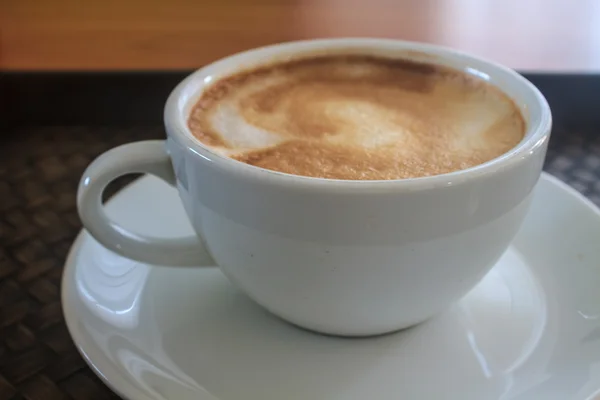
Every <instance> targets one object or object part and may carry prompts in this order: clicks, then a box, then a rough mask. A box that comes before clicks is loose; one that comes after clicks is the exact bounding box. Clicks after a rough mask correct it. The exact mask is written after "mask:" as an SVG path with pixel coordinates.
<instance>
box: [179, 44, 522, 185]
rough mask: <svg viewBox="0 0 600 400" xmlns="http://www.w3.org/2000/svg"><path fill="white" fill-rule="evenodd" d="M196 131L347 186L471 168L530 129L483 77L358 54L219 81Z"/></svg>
mask: <svg viewBox="0 0 600 400" xmlns="http://www.w3.org/2000/svg"><path fill="white" fill-rule="evenodd" d="M188 126H189V128H190V130H191V132H192V134H193V135H194V136H195V137H196V138H197V139H198V140H199V141H200V142H202V143H203V144H204V145H205V146H207V147H208V148H210V149H211V150H212V151H214V152H217V153H219V154H222V155H225V156H227V157H230V158H232V159H235V160H238V161H241V162H244V163H247V164H250V165H254V166H257V167H261V168H266V169H270V170H274V171H279V172H284V173H288V174H295V175H302V176H308V177H317V178H329V179H345V180H389V179H406V178H415V177H423V176H431V175H438V174H444V173H448V172H452V171H457V170H461V169H466V168H470V167H473V166H476V165H478V164H482V163H485V162H487V161H489V160H492V159H494V158H496V157H499V156H501V155H502V154H504V153H506V152H507V151H509V150H510V149H512V148H513V147H515V146H516V145H517V144H518V143H519V142H520V141H521V140H522V139H523V137H524V135H525V130H526V127H525V122H524V119H523V117H522V115H521V113H520V112H519V109H518V108H517V106H516V105H515V104H514V103H513V101H512V100H511V99H510V98H509V97H508V96H507V95H505V94H504V93H503V92H501V91H500V90H499V89H497V88H496V87H494V86H492V85H490V84H488V83H487V82H485V81H483V80H481V79H479V78H477V77H475V76H471V75H469V74H467V73H464V72H461V71H458V70H453V69H450V68H447V67H443V66H439V65H433V64H426V63H420V62H415V61H409V60H404V59H390V58H385V57H378V56H366V55H353V54H346V55H328V56H312V57H305V58H300V59H292V60H288V61H284V62H279V63H272V64H267V65H264V66H260V67H257V68H254V69H250V70H246V71H241V72H238V73H236V74H234V75H232V76H228V77H225V78H222V79H220V80H217V81H216V82H215V83H214V84H212V85H211V86H209V87H208V88H207V89H206V90H205V91H204V92H203V93H202V94H201V96H200V98H199V100H198V102H197V103H196V105H195V106H194V107H193V109H192V112H191V114H190V117H189V120H188Z"/></svg>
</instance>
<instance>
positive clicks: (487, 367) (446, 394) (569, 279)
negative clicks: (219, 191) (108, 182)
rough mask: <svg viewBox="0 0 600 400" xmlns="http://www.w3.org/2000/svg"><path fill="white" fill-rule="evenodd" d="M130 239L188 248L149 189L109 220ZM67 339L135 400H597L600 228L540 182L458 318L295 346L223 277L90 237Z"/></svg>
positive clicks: (162, 191) (70, 283)
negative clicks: (118, 250)
mask: <svg viewBox="0 0 600 400" xmlns="http://www.w3.org/2000/svg"><path fill="white" fill-rule="evenodd" d="M108 210H109V214H111V216H112V217H113V218H115V219H117V220H119V221H120V222H121V223H122V224H123V225H125V226H126V227H130V228H132V229H134V230H137V231H139V232H144V233H148V234H153V235H156V236H179V235H184V234H186V233H189V232H191V228H190V226H189V224H188V222H187V220H186V217H185V214H184V212H183V210H182V208H181V206H180V201H179V198H178V196H177V193H176V191H175V190H174V189H172V188H169V187H167V186H166V185H165V184H163V183H162V182H160V181H158V180H157V179H155V178H150V177H145V178H142V179H141V180H139V181H137V182H136V183H134V184H133V185H131V186H129V187H128V188H126V189H124V190H123V191H122V192H121V193H120V194H119V195H118V196H116V197H115V198H114V199H113V200H112V201H111V202H110V203H109V204H108ZM62 291H63V292H62V297H63V307H64V314H65V318H66V321H67V325H68V327H69V330H70V332H71V335H72V336H73V339H74V340H75V343H76V344H77V346H78V348H79V350H80V351H81V353H82V354H83V355H84V357H85V358H86V359H87V361H88V363H89V364H90V366H91V367H92V368H93V369H94V370H95V371H96V372H97V373H98V375H99V376H100V377H101V378H102V379H103V380H104V381H105V382H106V383H107V384H108V385H109V386H110V387H111V388H113V389H114V390H115V391H116V392H118V393H120V394H121V395H122V396H123V397H125V398H128V399H132V400H150V399H152V400H156V399H177V400H186V399H199V400H207V399H222V400H226V399H227V400H233V399H244V400H254V399H256V400H269V399H277V400H294V399H302V400H307V399H311V400H312V399H326V400H342V399H343V400H354V399H361V400H364V399H375V400H379V399H419V400H421V399H424V400H428V399H457V400H458V399H460V400H469V399H477V400H482V399H502V400H507V399H519V400H521V399H523V400H525V399H526V400H531V399H534V400H535V399H544V400H545V399H549V400H551V399H560V400H563V399H570V400H577V399H590V398H593V397H594V396H599V395H600V212H599V211H598V209H597V208H595V206H593V205H592V204H591V203H590V202H589V201H588V200H586V199H585V198H584V197H582V196H581V195H579V194H578V193H576V192H575V191H574V190H573V189H571V188H569V187H568V186H566V185H565V184H563V183H561V182H559V181H558V180H556V179H555V178H552V177H550V176H548V175H544V176H543V177H542V179H541V180H540V183H539V185H538V186H537V188H536V193H535V197H534V201H533V205H532V209H531V212H530V213H529V215H528V217H527V220H526V222H525V224H524V226H523V228H522V229H521V231H520V233H519V235H518V237H517V238H516V240H515V242H514V244H513V245H512V247H511V248H510V249H509V250H508V251H507V253H506V254H505V255H504V256H503V258H502V259H501V261H500V262H499V263H498V265H497V266H496V267H495V268H494V269H493V270H492V271H491V272H490V273H489V274H488V275H487V277H486V278H484V280H483V281H482V282H481V283H480V284H479V285H478V286H477V287H476V288H475V289H474V290H473V291H472V292H471V293H469V294H468V295H467V296H466V297H465V298H464V299H463V300H462V301H461V302H460V303H459V304H457V305H455V306H453V307H452V308H451V309H450V310H449V311H448V312H446V313H445V314H443V315H440V316H438V317H437V318H434V319H433V320H431V321H429V322H426V323H424V324H422V325H420V326H417V327H415V328H412V329H408V330H406V331H403V332H399V333H396V334H392V335H387V336H380V337H376V338H368V339H341V338H334V337H326V336H320V335H317V334H314V333H310V332H307V331H303V330H300V329H298V328H296V327H293V326H291V325H289V324H287V323H285V322H283V321H281V320H279V319H278V318H276V317H274V316H272V315H270V314H268V313H267V312H266V311H263V309H261V308H260V307H259V306H257V305H255V304H254V303H253V302H252V301H250V300H249V299H248V298H247V297H246V296H245V295H243V294H242V293H241V292H239V291H238V290H236V289H235V288H234V287H232V286H231V285H230V284H229V282H228V281H227V280H226V279H225V277H224V276H223V275H222V274H221V273H220V272H219V270H218V269H217V268H206V269H201V268H192V269H189V268H188V269H185V268H162V267H150V266H148V265H145V264H140V263H137V262H134V261H131V260H128V259H125V258H122V257H120V256H117V255H115V254H113V253H111V252H109V251H108V250H106V249H104V248H103V247H101V246H100V245H99V244H98V243H97V242H95V241H94V240H93V239H92V238H91V237H90V236H89V235H88V234H87V233H82V234H81V235H80V236H79V238H78V239H77V241H76V242H75V244H74V245H73V248H72V250H71V254H70V256H69V259H68V260H67V265H66V267H65V273H64V279H63V286H62ZM598 398H600V397H598Z"/></svg>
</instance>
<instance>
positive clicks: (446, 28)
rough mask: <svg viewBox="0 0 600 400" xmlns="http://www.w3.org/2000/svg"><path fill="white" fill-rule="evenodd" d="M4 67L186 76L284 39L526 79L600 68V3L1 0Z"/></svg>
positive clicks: (542, 0)
mask: <svg viewBox="0 0 600 400" xmlns="http://www.w3.org/2000/svg"><path fill="white" fill-rule="evenodd" d="M0 29H1V31H0V69H2V70H5V71H8V70H10V71H48V70H55V71H56V70H58V71H73V70H85V71H105V70H120V71H122V70H189V69H193V68H197V67H199V66H201V65H203V64H206V63H208V62H210V61H213V60H215V59H217V58H220V57H223V56H225V55H228V54H231V53H235V52H237V51H240V50H245V49H249V48H252V47H256V46H260V45H265V44H270V43H276V42H281V41H288V40H296V39H307V38H316V37H335V36H375V37H389V38H398V39H406V40H418V41H425V42H431V43H437V44H442V45H447V46H451V47H455V48H459V49H462V50H465V51H468V52H472V53H475V54H477V55H480V56H484V57H487V58H490V59H493V60H496V61H498V62H501V63H504V64H507V65H508V66H510V67H512V68H516V69H519V70H521V71H552V72H597V71H600V1H598V0H525V1H523V0H404V1H403V0H174V1H161V0H121V1H117V0H86V1H78V0H54V1H45V0H0Z"/></svg>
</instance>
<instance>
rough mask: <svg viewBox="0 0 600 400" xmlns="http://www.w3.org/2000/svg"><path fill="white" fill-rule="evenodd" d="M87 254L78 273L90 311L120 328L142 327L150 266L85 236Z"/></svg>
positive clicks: (81, 292)
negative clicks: (141, 312)
mask: <svg viewBox="0 0 600 400" xmlns="http://www.w3.org/2000/svg"><path fill="white" fill-rule="evenodd" d="M84 243H85V247H86V250H87V252H88V255H87V256H86V257H85V259H82V260H81V261H80V264H81V268H78V269H77V271H76V282H77V291H78V293H79V295H80V296H81V298H82V300H83V303H84V304H86V305H87V306H88V308H89V310H90V311H91V312H92V313H94V314H95V315H96V316H98V317H99V318H101V319H103V320H104V321H105V322H106V323H109V324H111V325H114V326H115V327H118V328H121V329H132V328H134V327H136V326H137V325H138V324H139V309H140V303H139V300H140V297H141V295H142V292H143V289H144V284H145V282H146V279H147V277H148V274H149V272H150V268H151V267H150V266H149V265H146V264H142V263H139V262H137V261H133V260H130V259H128V258H124V257H121V256H119V255H118V254H115V253H113V252H111V251H110V250H107V249H105V248H104V247H103V246H102V245H100V244H99V243H98V242H96V241H94V240H91V239H90V238H89V236H87V235H86V237H85V240H84Z"/></svg>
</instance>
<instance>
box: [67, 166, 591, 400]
mask: <svg viewBox="0 0 600 400" xmlns="http://www.w3.org/2000/svg"><path fill="white" fill-rule="evenodd" d="M141 179H142V180H143V179H145V178H144V177H142V178H141ZM541 180H547V181H548V182H549V183H550V184H552V185H554V186H556V187H557V188H558V189H559V190H563V191H565V192H566V193H567V194H568V195H569V196H571V197H573V198H574V199H575V200H577V201H578V203H579V204H581V206H583V207H585V208H586V210H587V211H589V212H592V213H593V214H594V215H595V216H596V217H597V218H600V207H598V206H597V205H596V204H594V203H593V202H592V201H591V200H590V199H589V198H587V197H586V196H585V195H583V194H582V193H581V192H579V191H577V190H576V189H575V188H573V187H572V186H570V185H569V184H567V183H565V182H563V181H562V180H560V179H558V178H557V177H555V176H553V175H551V174H549V173H547V172H542V173H541V175H540V178H539V180H538V183H537V185H539V182H540V181H541ZM139 182H140V180H139V179H138V180H135V181H133V182H131V183H129V184H128V185H126V186H125V187H124V188H122V189H121V190H119V192H117V193H116V194H115V195H114V196H113V197H112V198H111V199H109V200H108V202H112V201H113V200H115V199H116V198H118V196H121V195H122V194H123V193H124V192H125V191H127V190H129V189H132V188H134V187H135V186H136V185H137V184H138V183H139ZM537 185H536V186H537ZM534 190H535V189H534ZM108 202H107V203H108ZM86 236H88V237H89V238H91V239H93V238H92V237H91V235H90V234H89V232H87V230H85V229H81V230H80V232H79V233H78V234H77V236H76V238H75V240H74V241H73V243H72V245H71V247H70V248H69V253H68V255H67V258H66V260H65V263H64V267H63V272H62V277H61V293H60V301H61V308H62V311H63V316H64V320H65V325H66V327H67V331H68V332H69V335H70V336H71V340H72V341H73V344H74V345H75V348H76V349H77V351H78V353H79V354H80V355H81V357H82V358H83V360H84V361H85V363H86V364H87V366H88V367H89V368H90V369H91V370H92V371H93V372H94V374H95V375H96V376H97V377H98V378H99V379H100V380H101V381H102V383H104V384H105V385H106V386H107V387H108V388H109V389H111V390H112V391H113V392H114V393H115V394H117V395H118V396H119V397H121V398H123V399H128V400H157V398H154V397H150V396H149V395H147V394H144V393H139V394H138V393H135V394H132V393H128V392H129V391H130V390H134V391H135V390H136V389H135V386H134V385H131V384H129V385H130V386H131V387H132V389H128V388H119V387H117V386H121V385H123V384H125V385H127V382H126V380H123V382H122V383H121V384H119V385H117V384H113V383H112V382H111V380H112V381H115V378H116V380H118V379H119V376H118V374H117V375H116V376H111V378H110V379H109V378H108V377H107V376H106V374H105V372H103V371H102V370H101V367H99V366H97V365H96V364H95V363H94V362H93V361H92V359H91V357H90V356H89V354H88V353H87V352H86V350H85V349H84V346H83V345H82V344H81V342H82V341H85V339H82V335H81V334H80V330H79V329H78V328H77V327H76V326H75V323H76V322H75V319H74V318H73V316H74V315H75V314H76V312H75V311H74V307H75V304H74V303H73V304H71V303H70V302H69V300H68V298H69V297H70V296H74V295H75V293H74V292H73V289H72V286H73V285H72V283H73V282H69V280H70V279H73V274H74V271H75V268H76V267H77V264H76V259H77V256H78V255H79V253H80V251H81V248H82V244H83V241H84V239H85V237H86ZM138 390H139V389H138ZM139 396H141V397H139ZM200 400H202V399H200Z"/></svg>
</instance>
